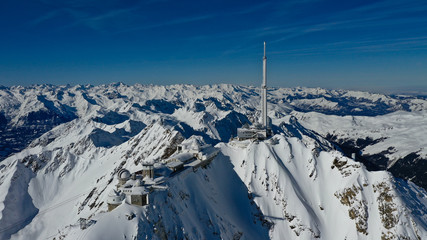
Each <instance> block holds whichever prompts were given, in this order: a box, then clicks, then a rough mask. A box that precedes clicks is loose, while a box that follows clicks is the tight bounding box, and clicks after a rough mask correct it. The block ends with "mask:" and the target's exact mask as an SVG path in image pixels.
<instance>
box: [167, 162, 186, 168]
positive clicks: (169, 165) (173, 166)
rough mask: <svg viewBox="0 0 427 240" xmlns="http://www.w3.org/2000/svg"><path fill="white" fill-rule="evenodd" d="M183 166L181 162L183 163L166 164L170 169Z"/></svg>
mask: <svg viewBox="0 0 427 240" xmlns="http://www.w3.org/2000/svg"><path fill="white" fill-rule="evenodd" d="M183 165H184V163H183V162H181V161H172V162H168V163H167V164H166V167H168V168H176V167H179V166H183Z"/></svg>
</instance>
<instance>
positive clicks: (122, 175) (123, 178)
mask: <svg viewBox="0 0 427 240" xmlns="http://www.w3.org/2000/svg"><path fill="white" fill-rule="evenodd" d="M130 176H131V174H130V172H129V171H128V170H127V169H125V168H122V169H120V171H119V172H118V173H117V178H118V179H119V186H123V184H125V183H126V182H127V181H129V179H130Z"/></svg>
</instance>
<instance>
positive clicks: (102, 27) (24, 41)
mask: <svg viewBox="0 0 427 240" xmlns="http://www.w3.org/2000/svg"><path fill="white" fill-rule="evenodd" d="M0 34H1V35H0V85H6V86H10V85H18V84H19V85H30V84H35V83H51V84H67V83H70V84H88V83H89V84H95V85H97V84H103V83H110V82H118V81H121V82H124V83H127V84H134V83H141V84H175V83H189V84H213V83H232V84H244V85H259V84H260V83H261V76H262V73H261V57H262V45H263V41H266V42H267V53H268V62H269V63H268V64H269V65H268V70H269V72H268V73H269V84H270V85H271V86H279V87H294V86H308V87H325V88H350V89H354V88H356V89H368V90H390V89H396V88H405V89H422V88H424V89H427V1H425V0H419V1H413V0H389V1H354V0H352V1H342V0H337V1H320V0H299V1H298V0H293V1H250V0H245V1H230V0H228V1H186V0H184V1H176V0H175V1H168V0H148V1H136V0H99V1H98V0H71V1H58V0H31V1H28V0H14V1H1V2H0Z"/></svg>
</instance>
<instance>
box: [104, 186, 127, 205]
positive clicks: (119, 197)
mask: <svg viewBox="0 0 427 240" xmlns="http://www.w3.org/2000/svg"><path fill="white" fill-rule="evenodd" d="M123 199H125V195H124V194H123V193H122V192H119V191H116V190H114V189H112V190H111V192H110V193H109V194H108V198H107V203H109V204H120V203H121V202H122V201H123Z"/></svg>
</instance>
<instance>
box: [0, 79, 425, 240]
mask: <svg viewBox="0 0 427 240" xmlns="http://www.w3.org/2000/svg"><path fill="white" fill-rule="evenodd" d="M268 101H269V112H268V115H269V117H271V118H272V123H273V136H272V137H271V138H269V139H266V140H264V141H253V140H252V141H251V140H246V141H238V140H236V139H233V137H235V136H236V129H237V128H238V127H241V126H242V125H243V124H246V123H248V124H250V123H253V122H256V121H257V118H258V115H259V111H258V110H257V109H258V107H259V102H260V95H259V93H258V90H257V88H255V87H247V86H233V85H207V86H195V85H171V86H156V85H133V86H129V85H125V84H122V83H117V84H108V85H101V86H92V85H84V86H83V85H79V86H69V85H68V86H53V85H38V86H32V87H10V88H1V89H0V107H1V109H0V130H1V131H2V133H5V134H3V135H1V136H2V142H1V143H2V144H3V143H8V144H9V142H10V145H7V146H6V147H3V146H4V145H2V149H1V150H2V151H4V152H5V153H6V154H5V155H2V156H3V160H2V162H1V163H0V192H1V193H2V194H0V226H3V227H1V228H0V238H1V239H8V238H12V239H28V238H29V237H31V238H36V239H46V238H47V239H53V238H55V239H105V236H107V235H108V236H109V238H112V239H120V238H124V237H125V238H127V239H129V238H135V239H165V238H177V239H185V238H187V239H221V238H222V239H283V238H284V237H285V238H287V239H288V238H289V239H345V238H347V239H353V238H358V239H380V238H386V239H387V238H389V239H393V238H396V239H399V238H410V239H417V238H421V239H423V238H427V230H426V228H427V219H426V218H427V215H426V212H427V211H426V206H427V194H426V192H425V191H424V190H423V189H422V188H420V187H418V186H416V185H415V184H413V183H412V182H410V181H409V182H407V181H404V180H401V179H396V178H394V177H393V176H392V175H391V174H390V173H388V172H386V171H375V172H369V171H367V168H366V167H365V166H364V165H363V164H362V163H360V162H356V161H354V160H353V159H350V158H348V157H347V156H346V155H345V154H344V153H343V152H342V151H341V150H343V149H342V148H341V149H340V147H341V145H340V146H338V145H337V142H335V144H334V143H331V142H330V141H328V140H327V139H326V138H327V137H328V133H331V131H335V132H333V133H335V134H337V135H334V136H338V137H340V136H343V134H348V136H351V137H354V136H357V137H358V136H362V137H363V138H364V137H365V135H360V134H362V133H364V132H366V133H367V135H369V136H372V137H375V139H372V142H370V144H368V145H366V146H365V148H364V149H360V150H361V151H360V153H362V154H363V153H365V152H369V151H371V150H372V148H376V149H383V148H385V147H389V146H393V147H394V150H393V151H391V150H390V153H386V154H384V156H388V157H392V156H396V157H397V158H398V157H399V156H405V154H411V153H413V152H414V151H415V152H416V153H417V154H422V153H423V151H418V150H417V149H423V148H422V146H420V145H419V144H420V142H422V141H419V139H423V138H422V135H423V133H426V132H425V131H424V130H425V129H424V128H423V127H422V126H423V125H422V123H423V121H422V119H424V118H425V114H426V112H427V111H426V110H427V108H426V107H425V106H427V105H426V100H425V99H422V98H415V97H408V98H401V97H393V96H386V95H374V94H368V93H362V92H352V91H344V90H342V91H341V90H325V89H320V88H318V89H311V88H294V89H283V88H273V89H271V90H269V93H268ZM313 110H316V111H317V112H318V113H315V112H312V111H313ZM396 110H400V112H399V111H396ZM350 113H351V115H349V116H342V115H347V114H350ZM2 116H3V117H2ZM390 119H392V120H390ZM18 121H19V122H20V123H19V124H17V122H18ZM367 122H368V123H370V125H368V124H367ZM415 122H418V123H415ZM368 126H369V127H368ZM410 126H412V128H413V129H412V128H410ZM340 127H341V129H340ZM343 129H344V130H343ZM408 129H411V130H410V131H409V130H408ZM405 131H406V133H407V134H412V139H411V138H407V137H404V138H403V140H401V142H405V141H413V142H411V144H412V145H411V147H412V148H409V147H405V146H403V145H402V146H401V145H396V144H394V142H396V136H408V135H405V134H403V133H404V132H405ZM399 134H400V135H399ZM402 134H403V135H402ZM426 134H427V133H426ZM3 136H4V137H3ZM3 139H8V140H7V141H6V140H3ZM22 139H25V141H23V140H22ZM378 139H383V140H378ZM417 139H418V143H417ZM329 140H331V138H329ZM14 142H15V143H14ZM21 142H22V143H21ZM12 143H13V144H12ZM18 143H21V144H18ZM417 144H418V145H417ZM179 149H181V150H179ZM182 149H186V150H185V151H187V152H185V151H184V150H182ZM202 149H210V151H211V152H210V153H214V154H212V155H209V156H210V157H212V156H213V158H212V159H211V161H206V162H203V161H202V160H200V159H203V155H201V153H202V152H200V151H202ZM218 150H219V153H218ZM358 153H359V152H358ZM192 154H194V155H192ZM208 154H209V151H208ZM399 154H401V155H399ZM188 156H190V157H192V158H191V160H188ZM207 156H208V155H204V157H205V158H208V157H207ZM420 156H424V155H420ZM357 157H360V156H359V155H357ZM199 158H200V159H199ZM196 159H197V160H196ZM179 161H183V163H184V162H185V164H183V166H181V165H179ZM399 161H400V160H398V161H396V162H395V163H394V164H395V165H396V164H398V163H399ZM169 163H172V164H169ZM177 163H178V164H177ZM143 164H145V165H143ZM147 164H148V165H149V166H153V168H154V170H153V171H154V173H155V174H154V176H153V179H147V178H141V179H140V180H141V181H140V182H138V181H139V180H138V179H136V175H137V174H136V173H138V174H140V172H141V171H142V169H143V167H144V166H145V167H146V166H148V165H147ZM150 164H152V165H150ZM168 164H169V165H168ZM179 167H182V168H179ZM123 169H127V170H128V171H129V174H130V175H132V174H133V176H135V179H133V181H136V182H138V184H136V186H137V187H141V186H142V187H144V188H145V189H146V190H147V189H148V190H147V192H149V197H148V200H149V201H148V204H147V205H145V206H135V205H132V204H129V202H127V200H125V201H124V202H121V204H120V206H118V207H117V208H115V209H114V210H112V211H108V209H109V207H108V206H107V205H108V199H109V194H110V193H111V192H112V190H114V189H115V190H118V186H117V185H118V184H120V181H122V180H120V179H119V178H118V176H117V173H118V172H119V171H122V170H123ZM22 206H25V208H22ZM53 219H54V220H53ZM112 226H114V227H112Z"/></svg>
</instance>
